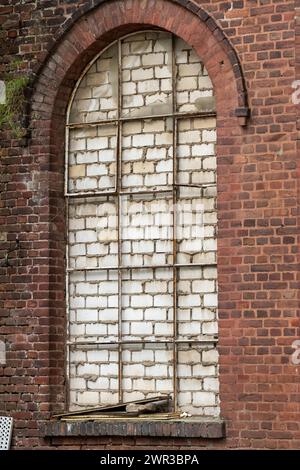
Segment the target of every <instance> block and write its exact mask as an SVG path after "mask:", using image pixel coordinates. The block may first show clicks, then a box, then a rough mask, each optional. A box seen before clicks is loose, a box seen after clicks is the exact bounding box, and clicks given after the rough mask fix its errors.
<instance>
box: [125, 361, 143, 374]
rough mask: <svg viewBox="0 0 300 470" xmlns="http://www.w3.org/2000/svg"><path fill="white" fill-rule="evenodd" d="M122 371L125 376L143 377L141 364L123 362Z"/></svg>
mask: <svg viewBox="0 0 300 470" xmlns="http://www.w3.org/2000/svg"><path fill="white" fill-rule="evenodd" d="M123 373H124V376H125V377H126V376H127V377H143V376H144V375H145V369H144V366H143V365H142V364H124V365H123Z"/></svg>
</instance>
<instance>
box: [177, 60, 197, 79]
mask: <svg viewBox="0 0 300 470" xmlns="http://www.w3.org/2000/svg"><path fill="white" fill-rule="evenodd" d="M201 72H202V66H201V63H195V64H183V65H179V70H178V75H179V77H193V76H197V75H200V74H201Z"/></svg>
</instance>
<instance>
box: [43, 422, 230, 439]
mask: <svg viewBox="0 0 300 470" xmlns="http://www.w3.org/2000/svg"><path fill="white" fill-rule="evenodd" d="M44 435H45V437H87V436H93V437H95V436H124V437H125V436H143V437H147V436H149V437H181V438H184V437H191V438H192V437H198V438H202V439H221V438H224V437H225V422H224V421H223V420H222V419H219V418H202V417H197V418H188V419H180V420H179V419H174V420H153V421H151V420H150V419H149V421H145V420H142V421H139V420H138V419H137V418H135V419H133V418H131V419H128V420H126V421H125V420H124V419H120V420H117V419H113V420H112V419H109V418H108V419H106V420H105V421H81V422H76V423H74V422H72V423H71V422H65V421H64V422H61V421H49V422H48V423H46V425H45V428H44Z"/></svg>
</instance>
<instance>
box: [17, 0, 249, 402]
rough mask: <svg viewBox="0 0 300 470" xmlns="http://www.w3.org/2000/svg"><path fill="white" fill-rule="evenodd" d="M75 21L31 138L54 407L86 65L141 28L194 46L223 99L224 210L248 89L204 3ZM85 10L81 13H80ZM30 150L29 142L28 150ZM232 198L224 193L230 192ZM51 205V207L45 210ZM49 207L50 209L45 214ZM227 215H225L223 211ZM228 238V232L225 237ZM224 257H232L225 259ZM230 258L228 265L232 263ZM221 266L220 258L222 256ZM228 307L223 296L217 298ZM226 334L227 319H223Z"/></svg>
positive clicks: (40, 79)
mask: <svg viewBox="0 0 300 470" xmlns="http://www.w3.org/2000/svg"><path fill="white" fill-rule="evenodd" d="M96 3H97V5H98V7H97V8H93V9H91V11H90V12H88V13H86V14H85V15H83V16H80V18H79V19H78V20H77V21H76V22H75V23H72V26H71V23H70V21H71V20H70V21H69V23H68V24H66V25H65V31H63V32H61V35H62V34H63V36H62V37H61V36H60V37H61V40H60V41H59V42H58V43H56V45H55V49H52V51H51V54H50V55H49V57H48V59H47V61H46V63H45V64H44V65H43V67H42V68H41V69H40V71H39V74H38V76H37V79H36V82H35V84H34V92H33V95H32V100H31V129H32V139H31V143H30V148H29V149H28V151H29V152H30V153H31V155H32V156H33V158H34V165H33V168H32V175H33V176H32V178H33V185H34V188H35V191H36V199H37V200H39V201H41V203H40V204H42V205H43V206H44V207H43V208H42V209H45V212H44V213H41V221H42V223H43V225H42V226H41V227H42V228H41V230H43V231H44V233H43V235H42V237H43V240H46V243H47V244H48V245H47V246H48V252H47V253H48V254H47V257H43V259H42V260H41V262H40V268H39V269H40V272H41V273H44V272H49V279H50V282H49V291H48V292H47V294H45V296H46V297H45V298H44V299H43V301H44V302H45V308H47V309H48V314H47V315H48V327H49V335H48V342H49V344H48V349H47V354H48V356H47V357H48V361H49V386H50V388H49V403H48V406H49V409H55V410H57V409H58V408H59V407H60V406H61V408H64V407H65V400H66V394H65V391H66V388H65V368H64V360H65V358H64V348H65V340H66V338H65V323H66V319H65V311H66V309H65V295H64V290H65V265H64V256H65V239H66V238H65V213H64V193H63V187H64V185H63V178H64V140H65V118H66V110H67V105H68V103H69V100H70V96H71V93H72V91H73V89H74V86H75V84H76V82H77V80H78V78H79V76H80V74H81V73H82V71H83V70H84V68H85V67H86V65H87V64H88V63H89V62H90V61H91V60H92V59H93V58H94V57H95V55H96V54H98V53H99V52H101V50H103V49H104V48H105V47H106V46H108V45H109V44H110V43H111V42H112V41H114V40H116V39H118V38H119V37H122V36H124V35H125V34H127V33H130V32H134V31H139V30H141V29H143V28H144V29H146V28H147V29H149V28H159V29H162V30H166V31H169V32H171V33H173V34H175V35H177V36H179V37H181V38H182V39H183V40H184V41H186V42H187V43H188V44H190V45H191V46H193V47H194V49H195V50H196V52H197V53H198V55H199V56H200V58H201V60H202V62H203V63H204V65H205V67H206V68H207V70H208V73H209V75H210V78H211V80H212V82H213V84H214V88H215V96H216V101H217V127H218V142H217V156H218V170H217V171H218V182H219V195H218V203H219V218H220V220H221V223H222V218H223V215H222V203H223V201H224V195H223V194H222V187H224V185H226V184H227V182H228V180H229V178H230V179H231V180H232V181H233V180H234V178H235V174H236V173H237V170H238V169H237V168H236V165H235V164H234V163H235V162H233V159H232V152H233V149H234V152H235V153H237V154H240V152H241V141H242V136H243V129H242V128H241V125H240V124H242V125H244V124H245V120H246V117H247V114H248V107H247V94H246V89H245V84H244V79H243V75H242V71H241V67H240V64H239V61H238V58H237V55H236V53H235V51H234V49H233V48H232V46H231V45H230V43H229V41H228V40H227V39H226V38H225V36H224V34H223V33H222V31H221V30H220V29H219V27H218V26H217V25H216V23H215V22H214V21H213V20H212V18H210V17H209V16H208V15H207V14H206V13H205V12H204V11H203V9H201V8H200V7H198V6H196V5H195V4H194V3H193V2H187V1H185V0H155V1H154V0H110V1H108V0H105V1H104V0H98V2H96ZM78 14H79V13H78ZM67 26H68V27H67ZM26 151H27V150H26ZM225 198H226V194H225ZM47 211H49V212H47ZM44 214H45V215H44ZM225 217H226V215H225V216H224V218H225ZM221 243H222V240H221ZM225 264H226V262H225ZM225 264H224V270H226V266H225ZM219 271H220V272H221V273H222V261H221V262H219ZM219 306H220V308H222V299H221V302H220V303H219ZM220 336H221V337H222V325H221V324H220Z"/></svg>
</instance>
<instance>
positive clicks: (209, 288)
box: [192, 281, 215, 292]
mask: <svg viewBox="0 0 300 470" xmlns="http://www.w3.org/2000/svg"><path fill="white" fill-rule="evenodd" d="M192 291H193V292H215V282H214V281H193V284H192Z"/></svg>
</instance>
